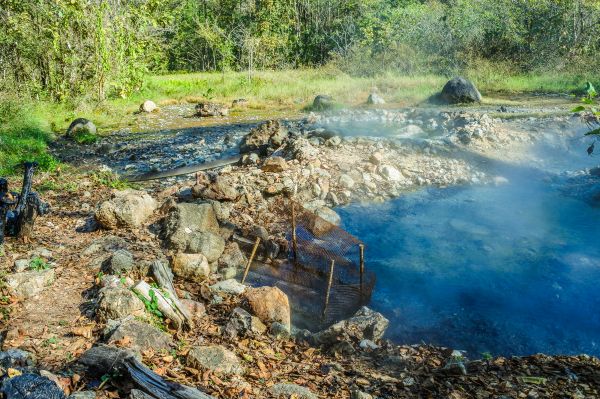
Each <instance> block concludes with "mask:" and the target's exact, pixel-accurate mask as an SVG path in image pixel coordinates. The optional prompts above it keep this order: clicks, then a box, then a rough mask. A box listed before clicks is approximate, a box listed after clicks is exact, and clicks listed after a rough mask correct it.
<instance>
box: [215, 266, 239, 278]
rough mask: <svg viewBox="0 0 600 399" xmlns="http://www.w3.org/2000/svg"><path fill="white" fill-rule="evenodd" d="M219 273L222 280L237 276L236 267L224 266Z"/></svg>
mask: <svg viewBox="0 0 600 399" xmlns="http://www.w3.org/2000/svg"><path fill="white" fill-rule="evenodd" d="M219 273H220V274H221V277H222V278H223V280H230V279H234V278H236V277H237V275H238V269H237V268H236V267H225V268H222V269H221V270H220V271H219Z"/></svg>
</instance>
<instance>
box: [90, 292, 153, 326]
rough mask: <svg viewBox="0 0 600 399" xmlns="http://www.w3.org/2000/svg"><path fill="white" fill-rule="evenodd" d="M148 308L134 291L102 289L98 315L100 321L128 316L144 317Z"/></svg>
mask: <svg viewBox="0 0 600 399" xmlns="http://www.w3.org/2000/svg"><path fill="white" fill-rule="evenodd" d="M145 311H146V306H145V305H144V303H143V302H142V301H141V300H140V298H138V297H137V296H136V295H135V294H134V293H133V291H131V290H129V289H127V288H124V287H118V288H102V289H101V290H100V295H99V298H98V309H97V311H96V314H97V315H98V318H99V319H100V321H107V320H109V319H113V320H116V319H121V318H124V317H127V316H143V315H144V313H145Z"/></svg>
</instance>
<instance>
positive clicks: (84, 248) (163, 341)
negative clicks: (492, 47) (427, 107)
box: [0, 111, 600, 399]
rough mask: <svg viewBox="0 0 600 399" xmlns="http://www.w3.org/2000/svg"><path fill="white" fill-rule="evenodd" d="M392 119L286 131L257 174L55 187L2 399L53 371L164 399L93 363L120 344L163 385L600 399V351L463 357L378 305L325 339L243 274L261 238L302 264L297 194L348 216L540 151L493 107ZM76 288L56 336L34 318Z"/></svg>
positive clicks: (14, 260)
mask: <svg viewBox="0 0 600 399" xmlns="http://www.w3.org/2000/svg"><path fill="white" fill-rule="evenodd" d="M372 115H373V113H369V114H367V115H366V117H367V118H370V117H372ZM379 116H380V117H382V118H391V119H392V120H394V121H395V122H398V123H400V124H401V126H402V129H403V133H402V134H401V136H400V137H385V138H381V137H379V138H377V137H375V138H364V137H351V136H345V137H340V136H339V135H337V134H336V132H335V131H331V130H330V129H328V128H326V127H322V126H321V125H327V124H329V123H331V122H332V121H331V119H330V120H325V119H326V118H335V116H321V115H317V114H313V115H310V116H309V117H308V118H307V120H305V121H300V122H288V123H282V122H279V121H269V122H266V123H264V124H261V125H259V126H257V127H256V128H254V129H253V130H252V131H250V133H248V134H247V135H246V136H244V137H243V139H242V141H241V143H240V149H241V151H242V154H243V157H242V160H241V164H240V165H235V166H227V167H224V168H222V169H221V170H219V171H218V172H202V173H199V174H197V176H196V177H195V179H194V180H192V181H189V180H188V181H186V180H178V179H173V180H169V181H166V182H165V181H163V182H155V183H153V184H151V185H149V186H147V188H146V190H144V191H139V190H125V191H114V192H112V193H109V192H108V190H106V189H101V190H98V189H97V188H96V187H94V183H93V182H90V181H88V180H86V179H82V180H80V181H78V187H79V189H78V191H77V194H76V195H74V196H72V197H71V196H70V194H59V193H56V194H53V193H49V194H48V196H49V197H51V199H52V202H53V203H54V204H55V206H56V208H55V213H54V214H53V215H51V216H49V217H48V219H46V220H45V221H43V222H41V223H43V226H42V227H41V228H40V231H39V233H40V237H39V238H37V241H35V242H34V243H32V244H29V246H26V245H24V244H19V243H8V244H7V257H6V258H5V260H6V262H5V264H4V265H3V266H4V270H8V269H11V272H10V274H9V275H8V276H7V277H6V278H5V281H6V283H7V284H6V285H5V287H4V288H3V292H4V293H5V298H6V299H5V301H4V305H3V306H4V307H5V308H6V309H9V310H8V311H7V315H8V314H11V317H13V319H12V321H9V322H8V324H7V325H6V326H5V330H6V335H5V338H4V339H3V345H2V349H3V350H4V351H5V352H2V353H1V356H0V365H1V366H2V367H3V370H4V380H3V384H2V388H0V391H2V390H3V392H4V393H5V395H8V396H7V397H8V398H17V397H21V396H18V395H16V394H14V393H11V392H14V387H15V386H18V384H19V383H23V384H30V383H31V381H29V380H27V378H34V377H35V378H38V377H39V380H38V381H43V382H44V384H48V381H51V383H54V384H55V385H56V386H57V387H60V389H59V390H57V391H56V393H55V396H53V397H57V398H60V397H65V396H66V395H68V394H71V397H74V398H94V397H97V398H109V397H112V398H115V397H130V398H145V397H150V398H152V397H161V396H156V395H153V392H152V391H150V390H149V389H148V388H147V387H145V386H143V385H140V383H139V382H135V381H133V382H132V380H131V379H128V378H126V377H125V376H123V375H112V374H111V373H110V372H106V373H104V374H98V373H97V372H93V371H91V369H90V368H89V367H86V366H89V361H87V360H86V359H90V358H91V359H94V356H97V353H96V352H97V351H98V350H99V349H98V348H103V346H102V345H105V344H107V345H109V346H110V347H113V348H119V350H123V351H126V352H127V355H123V356H126V357H127V356H131V357H132V358H137V359H139V360H141V361H142V362H143V363H144V364H145V365H146V366H149V367H150V369H151V373H154V374H153V375H155V376H158V377H156V378H164V379H167V380H169V381H173V382H177V383H180V384H184V385H186V386H189V387H197V388H199V389H200V391H202V392H206V393H207V394H208V395H212V397H215V398H217V397H218V398H233V397H240V398H270V397H273V398H348V397H352V398H362V399H368V398H405V397H406V398H409V397H444V398H457V399H458V398H487V397H496V398H516V397H523V398H536V397H540V398H542V397H555V395H561V397H563V396H565V395H567V396H568V395H570V397H577V398H579V397H581V398H587V397H595V396H597V395H598V394H599V389H600V380H599V377H598V376H599V375H600V373H599V372H598V371H599V370H600V361H599V360H598V359H596V358H592V357H588V356H585V355H583V356H579V357H551V356H544V355H536V356H531V357H526V358H510V359H509V358H503V357H500V358H494V359H492V358H490V359H483V360H473V361H470V360H469V359H468V356H466V355H465V354H464V353H461V352H460V351H456V350H452V349H447V348H435V347H430V346H427V345H416V346H402V345H396V344H393V343H391V342H388V341H386V340H385V339H384V334H385V330H386V328H387V325H388V321H387V320H386V319H385V317H384V316H383V315H381V314H379V313H377V312H374V311H372V310H370V309H368V308H361V309H358V310H357V312H356V314H355V315H354V316H352V317H351V318H349V319H347V320H342V321H340V322H338V323H336V324H334V325H332V326H330V327H328V328H326V329H324V330H322V331H313V332H311V331H307V330H301V329H297V328H294V326H293V323H292V320H293V317H294V316H293V313H294V309H293V308H292V307H291V306H290V300H289V298H288V296H287V295H286V294H285V293H284V292H283V291H281V290H280V289H279V288H277V287H261V288H253V287H248V286H245V285H242V284H240V283H239V282H238V279H239V275H240V273H241V271H242V270H243V268H244V267H245V265H246V262H247V257H248V254H247V253H246V252H245V251H243V250H242V249H241V248H240V246H242V247H243V243H244V242H245V241H249V242H253V240H254V238H256V237H260V238H261V242H262V246H261V248H260V251H259V253H260V257H261V259H262V260H263V261H264V262H267V263H270V264H272V265H274V266H275V267H276V266H277V264H278V263H279V262H281V261H282V260H283V259H285V258H286V254H287V240H286V233H287V232H288V231H289V225H288V223H287V217H288V215H286V214H282V201H285V200H286V198H290V197H291V198H293V199H294V200H296V201H297V202H299V203H301V204H302V205H303V206H304V207H305V208H307V209H309V210H311V211H313V212H315V213H316V214H317V215H319V216H320V217H322V218H324V219H325V220H327V221H328V222H330V223H333V224H339V222H340V220H339V216H337V214H336V213H335V211H334V210H333V209H332V208H334V207H336V206H340V205H344V204H348V203H352V202H358V201H369V202H370V201H385V200H388V199H390V198H394V197H397V196H399V195H401V194H402V193H404V192H407V191H410V190H415V189H418V188H419V187H424V186H436V187H446V186H450V185H456V184H502V183H503V182H504V180H503V177H502V176H496V175H493V174H492V173H490V172H489V170H488V169H487V168H486V165H487V164H488V162H489V160H490V159H498V158H503V159H506V155H505V154H506V153H507V152H510V153H511V159H512V160H513V161H515V162H518V161H519V159H520V156H521V155H520V153H519V150H520V149H521V147H522V146H525V145H530V144H531V143H533V142H535V137H534V135H533V134H527V133H523V132H517V131H515V130H512V129H508V128H507V127H506V126H505V124H504V123H503V122H502V121H499V120H494V119H492V118H490V117H489V116H488V115H486V114H477V113H475V114H472V113H464V112H456V113H446V112H442V113H438V114H435V115H433V116H430V117H429V116H428V117H427V118H426V119H418V118H412V117H411V112H410V111H408V112H405V111H403V112H400V113H398V112H387V111H386V112H381V113H379ZM379 116H378V117H379ZM551 123H569V121H568V119H566V118H556V119H554V120H552V121H551ZM434 131H435V132H437V133H436V134H435V135H434V134H433V133H432V132H434ZM428 132H429V133H428ZM428 134H431V136H430V137H429V138H425V137H427V136H428ZM165 186H167V187H166V188H165ZM92 192H93V194H92ZM109 195H110V197H111V198H110V199H108V197H109ZM81 199H83V201H84V203H85V204H86V205H87V208H86V209H87V211H86V210H84V209H83V208H84V206H83V204H82V203H81ZM92 205H96V206H95V207H94V206H92ZM93 208H95V210H93V218H89V216H90V210H91V209H93ZM73 215H76V216H73ZM240 239H241V240H240ZM57 242H61V243H62V244H61V245H59V246H56V245H55V244H56V243H57ZM55 248H56V249H55ZM49 249H50V250H49ZM32 265H36V266H32ZM165 270H167V271H168V272H167V273H166V274H165V273H164V271H165ZM170 273H172V274H170ZM165 276H166V277H165ZM77 278H78V280H77V283H76V284H74V283H73V281H74V279H77ZM236 278H237V279H236ZM69 284H74V286H75V287H74V288H70V285H69ZM145 287H146V288H145ZM147 287H149V289H148V288H147ZM61 293H62V294H61ZM61 295H64V296H65V300H69V301H71V302H76V303H75V304H76V305H77V308H78V309H79V311H81V316H78V317H75V318H73V317H71V320H72V321H71V322H66V323H62V322H61V321H58V320H54V321H53V322H51V323H50V327H49V328H50V329H52V330H53V331H54V335H52V336H51V337H48V327H43V328H41V327H42V326H35V325H28V324H27V321H28V320H29V321H30V320H32V318H31V317H30V316H28V314H27V312H28V311H30V312H33V309H34V308H35V306H39V307H41V309H40V310H45V311H46V312H45V313H46V314H44V316H46V317H48V313H51V314H52V312H57V314H61V315H62V313H60V310H57V309H55V307H53V306H51V305H52V304H49V303H48V301H51V300H52V298H57V297H58V296H61ZM69 295H72V297H70V296H69ZM73 298H75V299H73ZM59 301H60V300H59ZM32 306H33V308H32ZM40 310H38V311H40ZM170 312H173V313H172V316H169V315H171V313H170ZM40 316H42V315H40ZM71 316H73V315H71ZM59 337H60V338H59ZM59 339H60V340H65V342H64V344H61V343H60V342H58V340H59ZM23 350H27V351H29V352H24V351H23ZM94 351H96V352H94ZM33 352H37V355H38V356H35V355H34V354H33ZM35 357H40V359H38V363H37V364H38V365H37V366H35V360H34V358H35ZM86 362H87V363H86ZM43 369H50V371H51V372H48V371H40V370H43ZM150 369H149V370H150ZM109 371H110V370H109ZM32 375H33V376H34V377H31V376H32ZM24 376H29V377H27V378H25V377H24ZM96 388H101V389H96ZM10 389H13V391H10ZM140 389H141V390H140ZM142 391H144V392H142ZM11 395H13V396H11ZM173 395H175V394H173ZM198 395H201V394H200V392H198ZM40 397H42V396H40ZM173 397H180V396H173ZM190 397H195V396H190ZM198 397H200V396H198Z"/></svg>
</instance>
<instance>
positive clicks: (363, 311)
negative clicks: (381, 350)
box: [313, 306, 390, 345]
mask: <svg viewBox="0 0 600 399" xmlns="http://www.w3.org/2000/svg"><path fill="white" fill-rule="evenodd" d="M389 323H390V322H389V320H388V319H386V318H385V317H384V316H383V315H382V314H381V313H378V312H375V311H373V310H371V309H369V308H367V307H366V306H363V307H362V308H360V309H359V310H358V312H356V314H354V316H352V317H351V318H349V319H347V320H342V321H340V322H338V323H335V324H334V325H332V326H330V327H329V328H327V329H326V330H323V331H321V332H318V333H316V334H313V340H314V343H315V344H317V345H331V344H334V343H336V342H338V341H340V340H342V341H348V340H353V341H356V342H360V341H362V340H365V339H368V340H370V341H373V342H377V341H379V340H380V339H381V338H383V335H384V334H385V331H386V330H387V328H388V325H389Z"/></svg>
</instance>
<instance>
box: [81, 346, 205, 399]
mask: <svg viewBox="0 0 600 399" xmlns="http://www.w3.org/2000/svg"><path fill="white" fill-rule="evenodd" d="M73 369H74V371H76V372H78V373H80V374H84V375H86V376H87V377H88V378H90V379H98V378H100V377H102V376H105V375H107V376H115V380H114V381H111V382H112V383H114V384H117V385H119V386H121V385H122V386H123V387H127V386H129V388H131V382H133V385H134V387H135V388H137V389H139V390H141V391H143V392H145V393H146V394H148V395H149V396H151V397H152V398H156V399H215V398H214V397H213V396H210V395H207V394H205V393H204V392H201V391H199V390H197V389H195V388H191V387H188V386H185V385H181V384H177V383H174V382H169V381H166V380H165V379H163V378H162V377H161V376H159V375H158V374H156V373H154V372H153V371H152V370H150V369H149V368H148V367H146V366H145V365H144V364H143V363H141V362H140V361H139V360H137V359H136V357H135V355H134V353H133V352H131V351H129V350H125V349H120V348H116V347H114V346H109V345H103V344H100V345H98V346H95V347H93V348H91V349H89V350H88V351H86V352H85V353H84V354H83V355H82V356H81V358H80V359H79V360H78V362H77V364H76V365H75V366H74V367H73Z"/></svg>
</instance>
